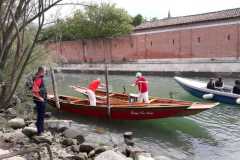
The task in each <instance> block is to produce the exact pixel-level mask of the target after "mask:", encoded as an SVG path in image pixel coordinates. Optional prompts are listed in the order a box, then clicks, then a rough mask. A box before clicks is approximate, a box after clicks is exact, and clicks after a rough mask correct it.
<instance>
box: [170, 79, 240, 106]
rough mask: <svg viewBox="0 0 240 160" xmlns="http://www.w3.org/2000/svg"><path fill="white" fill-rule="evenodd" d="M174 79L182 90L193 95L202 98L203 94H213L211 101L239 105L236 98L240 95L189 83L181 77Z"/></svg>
mask: <svg viewBox="0 0 240 160" xmlns="http://www.w3.org/2000/svg"><path fill="white" fill-rule="evenodd" d="M174 79H175V80H176V82H177V83H178V84H179V85H180V86H181V87H182V88H183V89H184V90H186V91H187V92H189V93H190V94H192V95H193V96H196V97H198V98H202V99H203V97H204V95H206V94H213V97H212V98H211V100H212V101H217V102H222V103H226V104H231V105H239V104H238V103H237V99H238V98H240V95H239V96H238V95H235V94H231V93H224V92H221V91H218V90H210V89H207V88H205V87H198V86H195V85H191V84H190V83H187V82H186V81H184V78H181V77H174ZM205 85H206V84H205Z"/></svg>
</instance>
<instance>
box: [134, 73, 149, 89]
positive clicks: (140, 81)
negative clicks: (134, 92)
mask: <svg viewBox="0 0 240 160" xmlns="http://www.w3.org/2000/svg"><path fill="white" fill-rule="evenodd" d="M135 84H136V85H137V86H138V90H139V92H140V93H145V92H148V81H146V79H145V78H144V77H143V76H141V77H139V78H137V80H136V81H135Z"/></svg>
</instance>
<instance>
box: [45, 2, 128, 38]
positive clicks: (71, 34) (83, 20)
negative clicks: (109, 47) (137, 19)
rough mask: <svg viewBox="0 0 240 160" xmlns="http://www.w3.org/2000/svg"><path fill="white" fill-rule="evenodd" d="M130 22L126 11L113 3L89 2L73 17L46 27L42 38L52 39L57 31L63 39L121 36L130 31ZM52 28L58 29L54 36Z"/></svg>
mask: <svg viewBox="0 0 240 160" xmlns="http://www.w3.org/2000/svg"><path fill="white" fill-rule="evenodd" d="M131 23H132V19H131V17H130V16H129V15H128V13H127V11H125V10H124V9H121V8H117V7H116V6H115V4H109V3H101V4H91V5H88V6H85V7H84V10H77V11H76V12H75V13H74V15H73V17H71V18H68V19H66V20H61V22H59V23H57V24H55V25H54V26H51V27H49V28H47V29H46V30H45V31H44V32H43V34H42V40H46V39H52V40H53V39H55V37H56V36H57V34H59V33H61V34H62V39H63V40H75V39H81V38H103V37H115V36H121V35H125V34H128V33H130V32H131V31H132V29H133V26H132V25H131ZM54 30H55V31H58V33H55V37H53V36H52V33H54V32H53V31H54Z"/></svg>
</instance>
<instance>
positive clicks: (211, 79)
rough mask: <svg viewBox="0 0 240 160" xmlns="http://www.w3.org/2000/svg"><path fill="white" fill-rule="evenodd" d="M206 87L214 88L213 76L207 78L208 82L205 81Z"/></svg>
mask: <svg viewBox="0 0 240 160" xmlns="http://www.w3.org/2000/svg"><path fill="white" fill-rule="evenodd" d="M207 88H208V89H215V84H214V81H213V78H210V79H209V82H208V83H207Z"/></svg>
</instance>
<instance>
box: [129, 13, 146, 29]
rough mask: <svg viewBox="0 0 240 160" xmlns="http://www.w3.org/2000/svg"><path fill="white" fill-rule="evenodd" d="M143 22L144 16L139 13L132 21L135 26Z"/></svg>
mask: <svg viewBox="0 0 240 160" xmlns="http://www.w3.org/2000/svg"><path fill="white" fill-rule="evenodd" d="M143 22H144V18H143V16H142V15H141V14H138V15H136V16H135V17H133V22H132V24H133V26H135V27H136V26H138V25H140V24H142V23H143Z"/></svg>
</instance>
